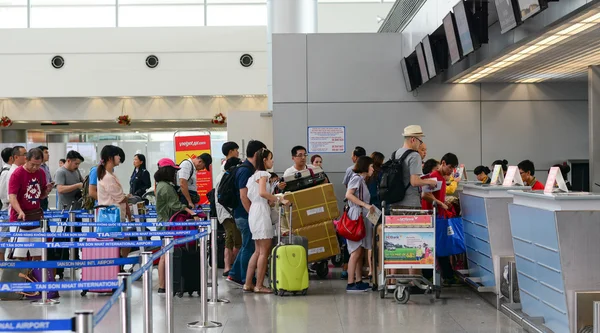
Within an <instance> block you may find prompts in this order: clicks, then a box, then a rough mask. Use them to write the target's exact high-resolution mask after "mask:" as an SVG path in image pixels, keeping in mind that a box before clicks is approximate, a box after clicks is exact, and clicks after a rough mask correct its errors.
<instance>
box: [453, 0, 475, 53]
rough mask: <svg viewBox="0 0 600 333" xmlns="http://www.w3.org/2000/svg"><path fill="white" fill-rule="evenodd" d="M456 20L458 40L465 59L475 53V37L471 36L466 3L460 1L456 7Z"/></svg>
mask: <svg viewBox="0 0 600 333" xmlns="http://www.w3.org/2000/svg"><path fill="white" fill-rule="evenodd" d="M454 18H455V19H456V27H457V28H458V38H459V40H460V45H461V46H462V55H463V57H464V56H466V55H467V54H469V53H471V52H473V51H475V47H474V45H473V37H472V36H471V25H470V24H469V16H467V8H466V7H465V3H464V1H462V0H461V1H459V2H458V3H457V4H456V5H455V6H454Z"/></svg>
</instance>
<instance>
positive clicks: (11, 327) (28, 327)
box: [0, 319, 73, 332]
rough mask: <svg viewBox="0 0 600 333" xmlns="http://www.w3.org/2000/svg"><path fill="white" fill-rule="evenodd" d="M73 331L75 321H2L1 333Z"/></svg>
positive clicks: (0, 322)
mask: <svg viewBox="0 0 600 333" xmlns="http://www.w3.org/2000/svg"><path fill="white" fill-rule="evenodd" d="M40 331H73V319H24V320H0V332H40Z"/></svg>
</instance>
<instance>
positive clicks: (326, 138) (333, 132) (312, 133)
mask: <svg viewBox="0 0 600 333" xmlns="http://www.w3.org/2000/svg"><path fill="white" fill-rule="evenodd" d="M345 152H346V127H345V126H309V127H308V153H309V154H316V153H345Z"/></svg>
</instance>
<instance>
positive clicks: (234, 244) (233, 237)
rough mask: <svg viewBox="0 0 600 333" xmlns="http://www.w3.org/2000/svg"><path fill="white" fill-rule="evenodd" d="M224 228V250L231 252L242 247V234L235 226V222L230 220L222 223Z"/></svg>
mask: <svg viewBox="0 0 600 333" xmlns="http://www.w3.org/2000/svg"><path fill="white" fill-rule="evenodd" d="M223 228H225V248H227V249H230V250H233V249H234V248H236V249H239V248H241V247H242V233H241V232H240V231H239V230H238V228H237V227H236V226H235V220H234V219H232V218H229V219H225V221H223Z"/></svg>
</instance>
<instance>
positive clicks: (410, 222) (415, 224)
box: [385, 215, 433, 228]
mask: <svg viewBox="0 0 600 333" xmlns="http://www.w3.org/2000/svg"><path fill="white" fill-rule="evenodd" d="M385 226H386V227H401V228H433V222H432V217H431V215H407V216H402V215H389V216H386V217H385Z"/></svg>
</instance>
